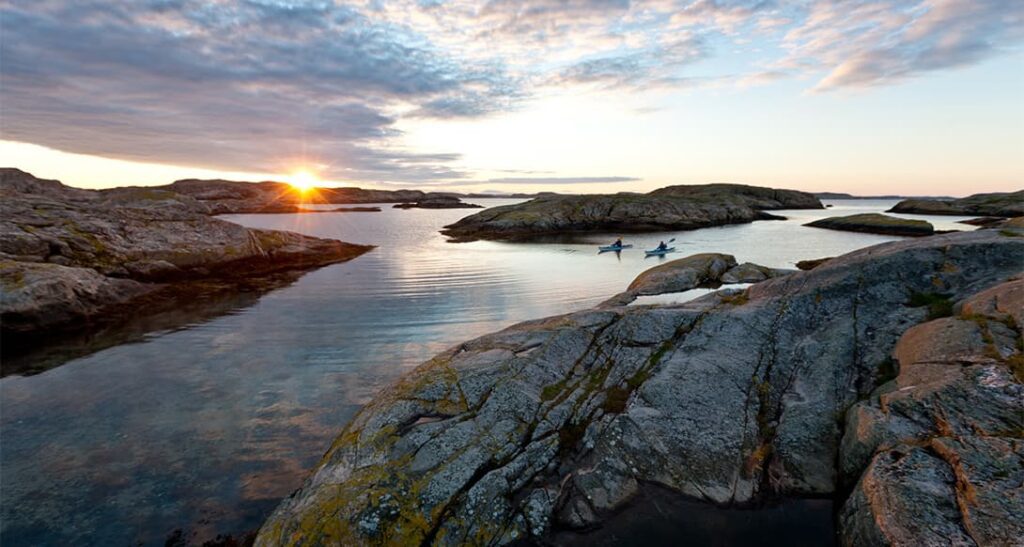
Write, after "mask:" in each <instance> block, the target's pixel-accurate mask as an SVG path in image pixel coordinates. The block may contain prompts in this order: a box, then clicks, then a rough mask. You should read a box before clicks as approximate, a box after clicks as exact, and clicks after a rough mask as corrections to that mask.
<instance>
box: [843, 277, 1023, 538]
mask: <svg viewBox="0 0 1024 547" xmlns="http://www.w3.org/2000/svg"><path fill="white" fill-rule="evenodd" d="M1020 285H1021V281H1020V280H1019V279H1017V280H1010V281H1007V282H1005V283H1001V284H998V285H996V286H994V287H991V288H989V289H986V290H983V291H981V292H979V293H976V294H974V295H971V296H968V297H967V298H966V299H963V300H962V301H961V302H960V303H959V304H958V305H957V306H956V307H955V308H954V309H956V310H959V312H960V314H961V315H960V316H958V317H946V318H941V319H936V320H933V321H929V322H927V323H923V324H921V325H917V326H914V327H912V328H910V329H908V330H907V331H906V332H905V333H904V334H903V336H902V337H901V338H900V340H899V342H898V343H897V344H896V347H895V349H894V351H893V358H894V360H895V364H896V365H897V366H898V369H899V375H898V376H897V377H896V378H895V379H894V380H893V381H892V382H889V383H888V384H886V385H883V386H882V387H881V388H879V389H878V390H877V391H876V392H875V393H873V394H872V395H871V396H870V397H869V398H868V399H867V400H865V401H862V402H860V403H858V404H857V405H856V406H854V407H853V408H852V409H851V410H850V411H849V412H848V413H847V417H846V422H847V425H846V428H845V430H846V431H845V435H844V437H843V441H842V450H841V454H840V463H841V467H842V472H843V475H844V477H845V478H846V481H847V482H852V481H854V480H856V481H857V484H856V487H855V488H854V490H853V494H852V495H851V497H850V499H849V500H848V501H847V502H846V504H845V506H844V507H843V510H842V515H841V523H842V526H843V530H842V532H843V537H844V542H845V543H846V544H848V545H921V544H933V543H935V544H938V543H941V544H954V545H956V544H962V545H974V544H977V545H1011V544H1020V543H1019V540H1020V538H1022V537H1024V492H1022V491H1021V490H1020V485H1021V484H1022V482H1024V458H1022V456H1024V439H1022V436H1021V435H1022V432H1024V384H1022V383H1021V381H1022V379H1021V378H1015V377H1014V370H1013V369H1014V366H1015V365H1014V363H1019V362H1020V361H1021V359H1022V358H1024V355H1022V348H1021V336H1022V333H1021V330H1020V327H1019V324H1018V323H1017V322H1016V320H1014V319H1013V318H1012V316H1011V315H1009V314H1008V313H1006V312H1004V311H1003V310H1005V309H1012V310H1014V311H1015V312H1016V313H1019V310H1020V309H1021V308H1022V307H1024V291H1021V290H1020V289H1021V287H1020ZM865 468H866V470H865V471H863V473H862V472H861V471H862V470H864V469H865Z"/></svg>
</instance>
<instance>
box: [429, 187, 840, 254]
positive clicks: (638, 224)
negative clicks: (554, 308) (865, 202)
mask: <svg viewBox="0 0 1024 547" xmlns="http://www.w3.org/2000/svg"><path fill="white" fill-rule="evenodd" d="M821 208H822V205H821V202H820V201H818V199H817V198H815V197H814V196H813V195H811V194H807V193H804V192H797V191H794V190H775V189H772V188H759V187H756V186H744V185H739V184H702V185H692V186H670V187H668V188H662V189H660V190H655V191H654V192H651V193H649V194H635V193H627V192H623V193H619V194H593V195H558V194H545V195H540V196H538V197H536V198H534V199H532V200H530V201H528V202H525V203H519V204H515V205H506V206H502V207H492V208H490V209H487V210H485V211H481V212H479V213H477V214H475V215H470V216H468V217H466V218H463V219H461V220H459V221H458V222H456V223H455V224H452V225H449V226H446V227H445V229H444V230H443V232H444V233H445V234H446V235H448V236H450V237H452V238H453V239H454V240H456V241H472V240H474V239H523V238H530V237H536V236H543V235H551V234H565V233H571V232H587V231H596V230H601V231H633V232H637V231H658V230H692V229H696V228H704V227H707V226H718V225H722V224H738V223H744V222H752V221H754V220H770V219H778V218H780V217H777V216H774V215H770V214H768V213H765V212H764V211H766V210H772V209H821Z"/></svg>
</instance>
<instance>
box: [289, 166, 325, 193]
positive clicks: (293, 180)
mask: <svg viewBox="0 0 1024 547" xmlns="http://www.w3.org/2000/svg"><path fill="white" fill-rule="evenodd" d="M318 182H319V181H318V180H317V178H316V175H314V174H313V173H310V172H309V171H296V172H294V173H292V175H291V176H290V177H288V184H291V185H292V187H294V188H295V189H296V190H298V191H300V192H308V191H310V190H312V189H313V188H316V185H317V183H318Z"/></svg>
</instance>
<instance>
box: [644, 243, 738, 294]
mask: <svg viewBox="0 0 1024 547" xmlns="http://www.w3.org/2000/svg"><path fill="white" fill-rule="evenodd" d="M735 266H736V259H735V258H734V257H733V256H732V255H727V254H720V253H701V254H695V255H691V256H688V257H686V258H679V259H676V260H672V261H670V262H666V263H664V264H662V265H660V266H655V267H653V268H651V269H649V270H647V271H644V272H643V273H641V274H640V275H638V276H637V277H636V279H634V280H633V282H632V283H630V284H629V288H628V289H627V290H628V291H630V292H633V293H636V294H639V295H651V294H664V293H669V292H680V291H686V290H690V289H693V288H695V287H699V286H700V285H702V284H704V283H708V282H713V281H718V280H719V279H720V278H721V277H722V274H724V273H726V272H727V271H729V270H730V269H731V268H734V267H735Z"/></svg>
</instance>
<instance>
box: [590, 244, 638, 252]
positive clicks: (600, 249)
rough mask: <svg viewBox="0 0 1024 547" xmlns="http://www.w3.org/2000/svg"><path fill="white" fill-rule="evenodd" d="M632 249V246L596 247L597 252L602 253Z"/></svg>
mask: <svg viewBox="0 0 1024 547" xmlns="http://www.w3.org/2000/svg"><path fill="white" fill-rule="evenodd" d="M632 247H633V246H632V245H608V246H606V247H598V248H597V250H598V251H601V252H602V253H604V252H608V251H621V250H623V249H631V248H632Z"/></svg>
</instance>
